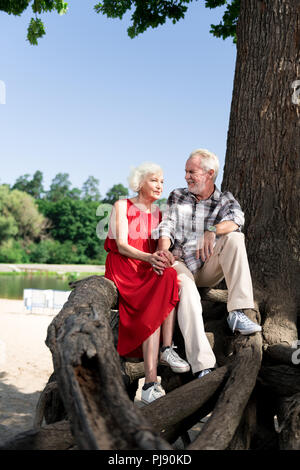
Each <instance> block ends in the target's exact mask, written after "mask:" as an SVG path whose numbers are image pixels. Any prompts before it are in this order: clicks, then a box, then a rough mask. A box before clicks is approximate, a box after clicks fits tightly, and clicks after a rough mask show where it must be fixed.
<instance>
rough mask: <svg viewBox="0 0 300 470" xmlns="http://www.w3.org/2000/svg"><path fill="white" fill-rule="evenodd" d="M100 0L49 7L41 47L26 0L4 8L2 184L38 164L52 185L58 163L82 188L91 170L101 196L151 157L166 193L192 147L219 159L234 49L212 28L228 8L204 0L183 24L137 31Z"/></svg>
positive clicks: (0, 18) (0, 39)
mask: <svg viewBox="0 0 300 470" xmlns="http://www.w3.org/2000/svg"><path fill="white" fill-rule="evenodd" d="M96 3H97V2H96V0H93V1H91V0H85V1H84V2H82V1H81V0H73V1H70V2H69V11H68V13H67V14H66V15H64V16H59V15H57V14H56V13H53V14H47V15H43V17H42V18H43V20H44V23H45V26H46V32H47V34H46V36H45V37H44V38H43V39H41V40H40V41H39V45H38V46H37V47H36V46H31V45H30V44H29V43H28V41H26V34H27V26H28V23H29V21H30V18H31V16H32V15H31V11H30V10H28V12H25V14H23V15H22V16H21V17H13V16H9V15H7V14H5V13H3V12H1V13H0V46H1V54H0V83H2V84H3V83H4V84H5V89H6V100H5V104H0V161H1V173H0V184H1V183H9V184H13V183H14V182H15V180H16V178H17V177H18V176H20V175H24V174H25V173H29V174H30V175H33V173H34V172H35V171H36V170H40V171H42V172H43V174H44V186H45V188H46V189H48V188H49V185H50V183H51V180H52V179H53V178H54V176H55V175H56V174H57V173H59V172H62V173H69V175H70V181H71V182H72V186H73V187H81V186H82V184H83V182H84V181H85V180H86V179H87V178H88V176H89V175H93V176H95V177H96V178H98V179H99V180H100V192H101V194H102V196H104V195H105V193H106V192H107V190H108V189H109V188H110V187H111V186H113V185H114V184H117V183H122V184H124V185H125V186H127V175H128V173H129V171H130V167H131V166H136V165H138V164H139V163H141V162H143V161H154V162H156V163H158V164H160V165H161V166H162V167H163V169H164V177H165V187H164V193H163V196H164V197H167V196H168V193H169V192H170V191H171V190H172V189H174V188H175V187H183V186H185V181H184V164H185V160H186V158H187V156H188V155H189V153H190V152H191V151H192V150H194V149H195V148H199V147H202V148H208V149H210V150H212V151H214V152H215V153H216V154H217V155H218V156H219V158H220V162H221V167H223V164H224V157H225V152H226V139H227V130H228V123H229V113H230V104H231V98H232V88H233V77H234V68H235V59H236V48H235V46H234V45H233V43H232V40H231V39H227V40H226V41H223V40H222V39H217V38H214V37H213V36H212V35H211V34H210V33H209V30H210V24H212V23H215V24H217V23H219V21H220V19H221V17H222V12H223V8H217V9H214V10H209V9H206V8H205V7H204V1H201V0H199V1H198V2H193V3H192V4H191V5H190V7H189V9H188V12H187V14H186V17H185V19H184V20H181V21H180V22H178V23H177V24H175V25H173V24H172V23H171V22H168V23H166V24H165V25H163V26H161V27H159V28H156V29H150V30H148V31H146V32H145V33H144V34H142V35H140V36H138V37H137V38H135V39H130V38H129V37H128V36H127V27H128V25H129V21H130V15H127V16H126V17H125V18H123V20H122V21H121V20H118V19H108V18H106V17H104V16H102V15H98V14H96V12H94V10H93V6H94V4H96ZM0 101H1V100H0ZM221 179H222V171H221V174H220V176H219V178H218V180H217V183H218V185H219V186H220V184H221Z"/></svg>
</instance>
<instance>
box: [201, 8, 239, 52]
mask: <svg viewBox="0 0 300 470" xmlns="http://www.w3.org/2000/svg"><path fill="white" fill-rule="evenodd" d="M225 4H227V10H225V12H224V15H223V21H220V23H219V24H218V25H213V24H212V25H211V30H210V32H211V33H212V34H213V35H214V36H216V37H217V38H222V39H226V38H228V37H233V42H234V43H236V24H237V20H238V17H239V14H240V0H231V2H229V1H226V0H206V1H205V6H206V7H207V8H216V7H217V6H222V5H225Z"/></svg>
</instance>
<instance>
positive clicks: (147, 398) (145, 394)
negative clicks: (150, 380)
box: [141, 382, 166, 405]
mask: <svg viewBox="0 0 300 470" xmlns="http://www.w3.org/2000/svg"><path fill="white" fill-rule="evenodd" d="M165 394H166V392H165V391H164V389H163V388H162V386H161V385H160V384H159V383H157V382H154V384H153V385H151V387H149V388H147V390H144V389H143V388H142V394H141V399H142V402H143V403H146V405H148V404H149V403H152V402H153V401H154V400H157V399H158V398H161V397H163V396H164V395H165Z"/></svg>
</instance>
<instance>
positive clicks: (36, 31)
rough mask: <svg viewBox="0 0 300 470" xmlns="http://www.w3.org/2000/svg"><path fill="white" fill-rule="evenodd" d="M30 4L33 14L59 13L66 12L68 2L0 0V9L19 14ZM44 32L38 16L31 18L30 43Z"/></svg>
mask: <svg viewBox="0 0 300 470" xmlns="http://www.w3.org/2000/svg"><path fill="white" fill-rule="evenodd" d="M29 4H31V8H32V11H33V13H34V14H35V15H37V14H41V13H46V12H52V11H56V12H57V13H58V14H59V15H63V14H65V13H66V12H67V9H68V4H67V3H66V2H63V1H62V0H33V1H30V0H0V11H4V12H6V13H8V14H9V15H17V16H20V15H21V14H22V13H23V12H24V11H25V10H26V9H27V8H28V7H29ZM45 34H46V31H45V27H44V24H43V22H42V20H41V19H40V18H38V17H37V16H35V18H31V20H30V23H29V26H28V30H27V39H28V41H29V42H30V44H32V45H35V46H36V45H37V44H38V39H40V38H41V37H43V36H44V35H45Z"/></svg>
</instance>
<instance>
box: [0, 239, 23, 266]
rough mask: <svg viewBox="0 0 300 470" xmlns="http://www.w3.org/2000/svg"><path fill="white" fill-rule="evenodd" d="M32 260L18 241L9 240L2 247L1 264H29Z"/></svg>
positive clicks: (0, 248)
mask: <svg viewBox="0 0 300 470" xmlns="http://www.w3.org/2000/svg"><path fill="white" fill-rule="evenodd" d="M29 262H30V258H29V256H28V253H27V252H26V250H25V249H24V248H23V247H22V245H21V243H20V242H18V241H16V240H12V239H10V240H7V241H5V242H3V243H2V244H1V246H0V263H18V264H23V263H29Z"/></svg>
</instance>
